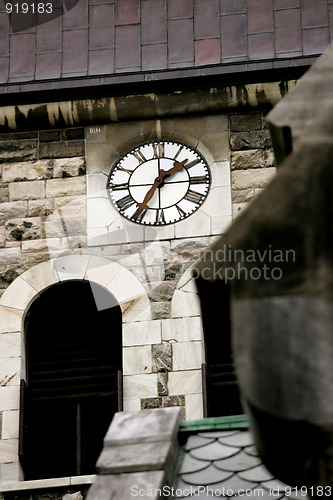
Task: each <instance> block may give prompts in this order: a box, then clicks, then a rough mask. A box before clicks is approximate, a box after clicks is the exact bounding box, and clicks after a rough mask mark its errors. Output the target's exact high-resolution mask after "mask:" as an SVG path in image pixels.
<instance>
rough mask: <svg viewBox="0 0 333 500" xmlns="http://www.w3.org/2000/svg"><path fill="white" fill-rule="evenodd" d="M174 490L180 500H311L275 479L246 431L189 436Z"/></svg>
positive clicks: (221, 431) (201, 433)
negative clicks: (241, 499) (250, 499)
mask: <svg viewBox="0 0 333 500" xmlns="http://www.w3.org/2000/svg"><path fill="white" fill-rule="evenodd" d="M175 488H176V489H177V490H179V491H178V492H177V496H176V497H175V498H177V499H179V500H180V499H185V498H191V497H189V495H188V493H192V495H193V496H194V497H195V498H199V499H201V500H203V499H211V500H212V499H214V498H220V499H221V498H222V499H223V498H226V497H230V496H233V495H235V498H236V499H237V498H244V497H246V498H248V497H253V498H261V499H263V500H268V499H272V498H277V499H295V498H303V499H305V500H306V498H308V497H307V496H301V494H300V490H298V495H297V493H296V489H294V488H291V487H290V486H287V485H286V484H284V483H282V482H281V481H278V480H277V479H275V478H274V477H273V476H272V474H271V473H270V472H269V471H268V470H267V469H266V467H265V466H264V465H263V464H262V461H261V459H260V458H259V457H258V454H257V450H256V448H255V446H254V441H253V437H252V434H251V432H250V431H248V430H245V429H242V430H236V429H233V430H220V431H216V430H214V431H206V432H199V433H198V434H195V435H192V436H190V437H189V438H188V440H187V443H186V445H185V451H184V457H183V462H182V465H181V468H180V472H179V476H178V481H177V483H176V486H175ZM182 492H184V493H185V495H182ZM286 493H287V494H286Z"/></svg>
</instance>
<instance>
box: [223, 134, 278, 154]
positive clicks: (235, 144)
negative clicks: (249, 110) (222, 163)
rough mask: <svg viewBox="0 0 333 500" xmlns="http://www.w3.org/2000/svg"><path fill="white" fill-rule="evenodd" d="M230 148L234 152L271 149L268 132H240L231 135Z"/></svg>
mask: <svg viewBox="0 0 333 500" xmlns="http://www.w3.org/2000/svg"><path fill="white" fill-rule="evenodd" d="M230 146H231V149H232V150H233V151H239V150H242V149H265V148H270V147H271V140H270V136H269V132H268V130H258V131H255V132H238V133H234V134H230Z"/></svg>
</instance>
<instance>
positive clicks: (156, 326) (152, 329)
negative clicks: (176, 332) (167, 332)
mask: <svg viewBox="0 0 333 500" xmlns="http://www.w3.org/2000/svg"><path fill="white" fill-rule="evenodd" d="M159 343H161V322H160V321H141V322H137V323H128V324H125V325H124V326H123V346H138V345H149V344H159Z"/></svg>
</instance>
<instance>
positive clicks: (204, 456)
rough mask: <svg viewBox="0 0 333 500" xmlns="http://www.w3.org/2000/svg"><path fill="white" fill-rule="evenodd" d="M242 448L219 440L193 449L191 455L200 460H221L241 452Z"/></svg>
mask: <svg viewBox="0 0 333 500" xmlns="http://www.w3.org/2000/svg"><path fill="white" fill-rule="evenodd" d="M239 451H240V449H239V448H235V447H232V446H225V445H223V444H221V443H219V442H218V441H214V443H210V444H208V445H206V446H203V447H201V448H198V449H196V450H192V451H191V456H192V457H194V458H198V459H199V460H220V459H222V458H225V457H231V456H232V455H235V454H236V453H239Z"/></svg>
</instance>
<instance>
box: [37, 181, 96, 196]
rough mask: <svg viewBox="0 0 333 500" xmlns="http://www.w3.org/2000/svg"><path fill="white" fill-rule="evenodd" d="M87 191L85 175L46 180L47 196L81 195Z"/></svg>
mask: <svg viewBox="0 0 333 500" xmlns="http://www.w3.org/2000/svg"><path fill="white" fill-rule="evenodd" d="M85 191H86V179H85V177H84V176H82V177H68V178H65V179H49V180H47V181H46V197H47V198H55V197H59V196H74V195H81V194H84V193H85ZM39 198H40V197H39Z"/></svg>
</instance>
